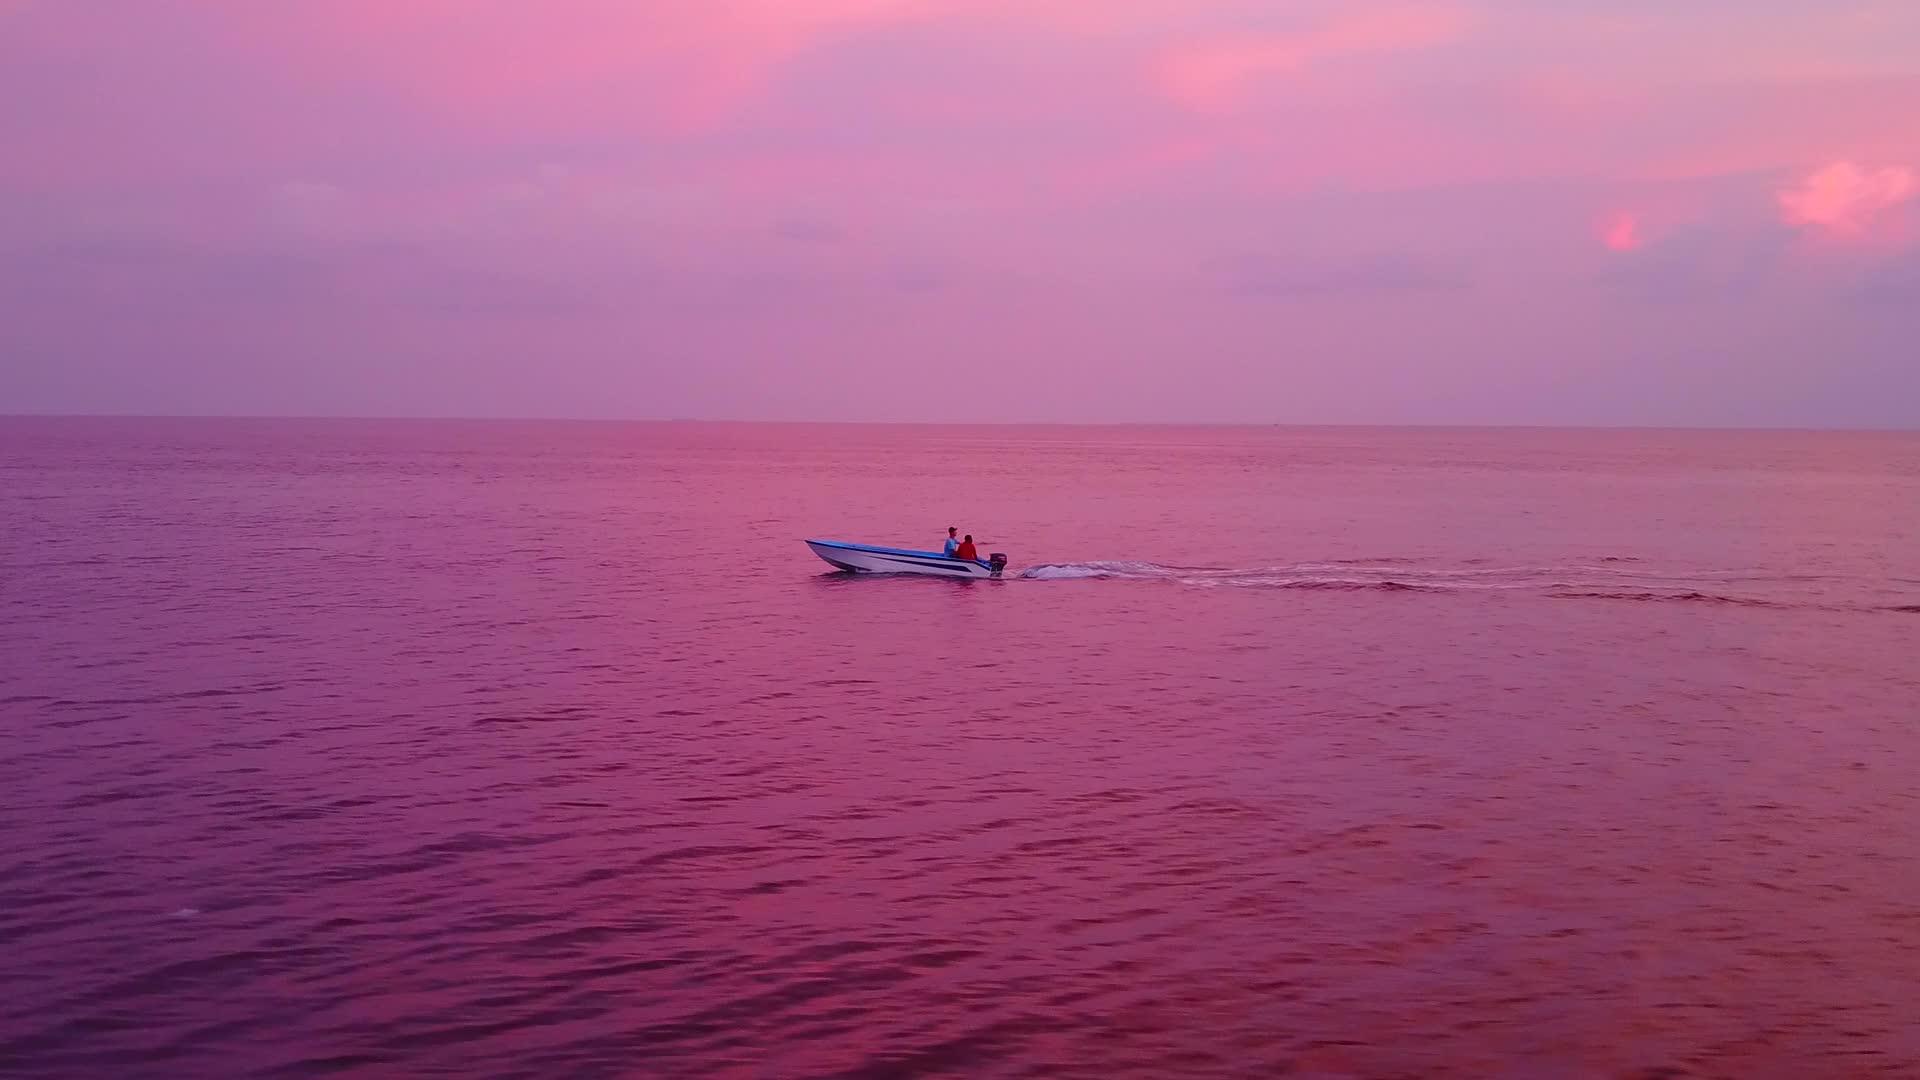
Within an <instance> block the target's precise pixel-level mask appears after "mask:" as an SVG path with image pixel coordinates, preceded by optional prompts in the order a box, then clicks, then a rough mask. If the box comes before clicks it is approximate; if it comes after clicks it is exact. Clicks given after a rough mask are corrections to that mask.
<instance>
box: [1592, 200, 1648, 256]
mask: <svg viewBox="0 0 1920 1080" xmlns="http://www.w3.org/2000/svg"><path fill="white" fill-rule="evenodd" d="M1646 242H1647V240H1646V237H1645V236H1644V235H1643V234H1642V233H1641V231H1640V218H1639V217H1638V216H1636V215H1635V214H1634V213H1633V212H1632V211H1629V210H1622V211H1620V212H1619V213H1616V214H1614V215H1613V216H1611V217H1609V218H1607V219H1606V220H1605V221H1603V222H1601V224H1600V243H1601V244H1602V245H1603V246H1604V247H1605V248H1606V249H1607V250H1608V251H1620V252H1626V251H1638V250H1640V248H1641V247H1643V246H1645V244H1646Z"/></svg>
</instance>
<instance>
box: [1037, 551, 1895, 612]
mask: <svg viewBox="0 0 1920 1080" xmlns="http://www.w3.org/2000/svg"><path fill="white" fill-rule="evenodd" d="M1637 562H1638V561H1637V560H1632V559H1625V558H1610V559H1604V560H1601V561H1600V562H1598V563H1595V564H1577V565H1569V566H1505V567H1494V566H1474V565H1469V566H1436V565H1431V564H1425V563H1417V562H1411V561H1401V560H1392V559H1378V560H1353V561H1335V562H1308V563H1287V564H1280V565H1274V566H1259V567H1210V566H1169V565H1163V564H1160V563H1152V562H1128V561H1111V562H1078V563H1046V564H1042V565H1039V566H1033V567H1029V568H1027V569H1026V570H1025V571H1023V572H1022V573H1021V574H1020V575H1019V577H1021V578H1024V579H1026V580H1028V581H1087V580H1119V581H1141V582H1161V583H1165V584H1172V585H1181V586H1187V587H1190V588H1205V589H1311V590H1327V591H1341V590H1346V591H1376V592H1428V593H1449V592H1451V593H1501V592H1508V593H1520V594H1531V595H1535V596H1541V597H1547V598H1551V599H1557V600H1606V601H1631V602H1638V603H1682V604H1703V605H1715V606H1726V607H1753V608H1826V609H1830V610H1837V611H1858V610H1877V611H1907V612H1910V611H1915V610H1920V606H1916V605H1912V604H1909V603H1894V604H1888V603H1886V598H1885V596H1884V591H1882V590H1883V589H1884V583H1881V584H1882V590H1876V589H1875V588H1874V587H1873V584H1872V583H1867V582H1861V581H1857V580H1853V579H1848V578H1842V577H1835V576H1830V575H1820V574H1769V573H1765V572H1762V571H1756V570H1704V571H1694V572H1690V573H1661V572H1658V571H1655V570H1650V569H1645V568H1643V567H1642V566H1641V565H1636V564H1637ZM1875 592H1880V595H1879V597H1877V599H1879V602H1878V603H1874V602H1867V601H1868V595H1870V594H1873V593H1875ZM1863 594H1867V595H1863ZM1902 599H1903V600H1904V599H1908V598H1902Z"/></svg>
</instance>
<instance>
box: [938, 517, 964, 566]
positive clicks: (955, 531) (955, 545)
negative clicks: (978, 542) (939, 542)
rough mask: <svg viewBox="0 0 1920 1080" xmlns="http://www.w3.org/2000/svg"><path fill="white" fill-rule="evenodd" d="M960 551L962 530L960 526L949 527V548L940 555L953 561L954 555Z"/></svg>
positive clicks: (943, 549)
mask: <svg viewBox="0 0 1920 1080" xmlns="http://www.w3.org/2000/svg"><path fill="white" fill-rule="evenodd" d="M958 550H960V529H959V527H958V526H954V525H949V526H947V546H946V547H945V548H942V549H941V552H940V553H941V554H943V555H945V556H946V557H947V558H949V559H951V558H953V553H954V552H956V551H958Z"/></svg>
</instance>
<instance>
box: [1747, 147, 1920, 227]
mask: <svg viewBox="0 0 1920 1080" xmlns="http://www.w3.org/2000/svg"><path fill="white" fill-rule="evenodd" d="M1916 194H1920V177H1916V175H1915V173H1914V171H1913V170H1912V169H1908V168H1904V167H1902V166H1888V167H1886V168H1881V169H1871V170H1869V169H1862V168H1861V167H1860V166H1858V165H1855V164H1854V163H1853V162H1851V161H1836V162H1834V163H1833V164H1831V165H1828V166H1826V167H1824V168H1821V169H1818V170H1815V171H1814V172H1813V173H1812V174H1810V175H1808V176H1807V177H1806V178H1805V179H1804V180H1801V181H1800V182H1799V183H1798V184H1796V185H1794V186H1793V187H1789V188H1786V189H1784V190H1782V191H1781V192H1779V195H1778V198H1779V201H1780V213H1781V216H1782V217H1783V218H1784V219H1785V220H1786V222H1787V224H1789V225H1796V226H1799V227H1802V228H1809V229H1818V230H1821V231H1823V232H1825V233H1827V234H1829V235H1833V236H1839V237H1864V236H1868V235H1871V234H1872V233H1873V231H1874V230H1875V229H1876V228H1878V227H1879V225H1880V224H1881V223H1882V222H1883V221H1885V220H1886V219H1887V216H1888V212H1889V211H1892V210H1894V209H1895V208H1897V207H1899V206H1902V205H1903V204H1905V203H1907V202H1908V201H1910V200H1911V199H1913V198H1914V196H1915V195H1916Z"/></svg>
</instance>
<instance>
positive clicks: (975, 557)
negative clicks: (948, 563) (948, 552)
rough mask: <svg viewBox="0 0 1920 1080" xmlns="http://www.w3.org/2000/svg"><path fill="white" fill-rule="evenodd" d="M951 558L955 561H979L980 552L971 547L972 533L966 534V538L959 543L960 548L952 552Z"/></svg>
mask: <svg viewBox="0 0 1920 1080" xmlns="http://www.w3.org/2000/svg"><path fill="white" fill-rule="evenodd" d="M953 557H954V558H956V559H964V560H966V561H967V562H979V561H980V550H979V549H978V548H976V547H974V546H973V534H972V533H968V534H967V538H966V539H965V540H962V541H960V546H959V547H958V548H957V549H955V550H954V553H953Z"/></svg>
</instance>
